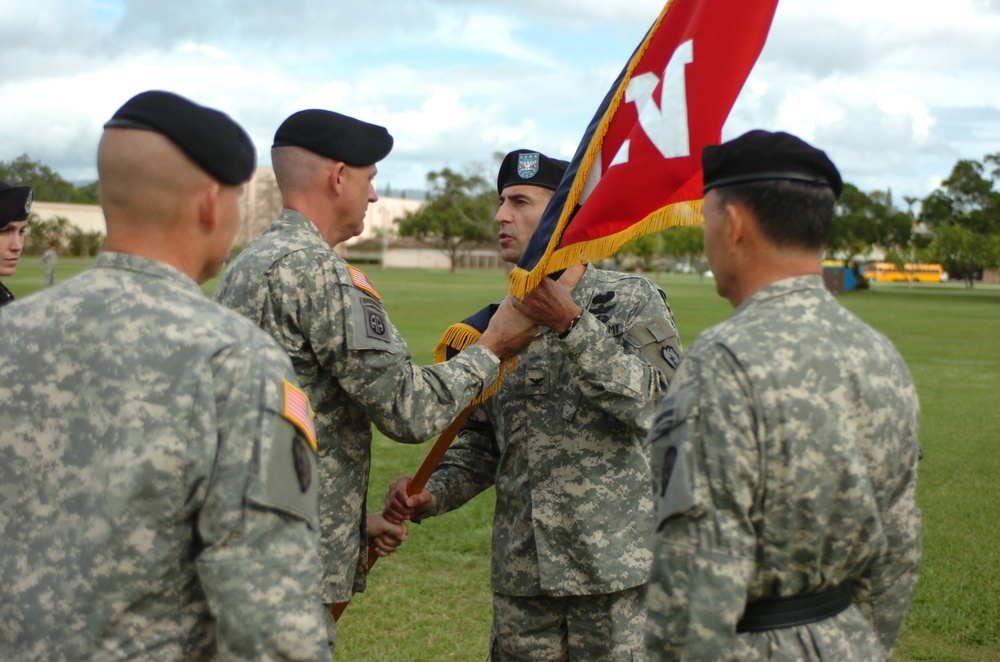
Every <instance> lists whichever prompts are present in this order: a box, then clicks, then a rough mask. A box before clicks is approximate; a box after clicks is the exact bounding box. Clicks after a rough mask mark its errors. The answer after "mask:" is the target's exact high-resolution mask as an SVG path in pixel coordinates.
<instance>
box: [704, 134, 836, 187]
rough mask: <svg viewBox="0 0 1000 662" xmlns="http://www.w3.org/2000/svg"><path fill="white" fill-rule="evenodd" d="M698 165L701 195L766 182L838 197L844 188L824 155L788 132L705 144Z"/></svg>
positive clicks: (834, 167) (824, 153)
mask: <svg viewBox="0 0 1000 662" xmlns="http://www.w3.org/2000/svg"><path fill="white" fill-rule="evenodd" d="M701 163H702V169H703V171H704V181H705V189H704V192H705V193H708V192H709V191H710V190H712V189H713V188H717V187H719V186H730V185H733V184H746V183H749V182H762V181H770V180H789V181H796V182H805V183H808V184H815V185H817V186H827V187H829V188H831V189H833V193H834V195H836V196H837V197H838V198H839V197H840V193H841V191H842V190H843V188H844V184H843V181H842V180H841V178H840V173H839V172H838V171H837V167H836V166H835V165H833V161H831V160H830V159H829V157H827V155H826V152H824V151H822V150H819V149H816V148H815V147H813V146H812V145H810V144H808V143H806V142H805V141H803V140H802V139H800V138H797V137H795V136H793V135H791V134H788V133H781V132H779V133H771V132H769V131H760V130H756V131H750V132H748V133H745V134H743V135H742V136H740V137H739V138H735V139H734V140H730V141H728V142H725V143H722V144H721V145H706V146H705V147H704V149H702V152H701Z"/></svg>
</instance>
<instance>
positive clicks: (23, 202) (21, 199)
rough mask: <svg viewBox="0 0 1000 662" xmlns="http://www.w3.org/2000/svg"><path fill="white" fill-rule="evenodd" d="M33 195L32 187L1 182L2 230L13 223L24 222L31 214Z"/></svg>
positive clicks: (0, 218) (0, 225) (0, 207)
mask: <svg viewBox="0 0 1000 662" xmlns="http://www.w3.org/2000/svg"><path fill="white" fill-rule="evenodd" d="M32 198H33V195H32V191H31V187H30V186H11V185H10V184H7V183H5V182H0V228H2V227H3V226H5V225H7V224H8V223H10V222H11V221H23V220H25V219H26V218H28V216H29V215H30V214H31V201H32Z"/></svg>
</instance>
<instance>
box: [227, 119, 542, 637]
mask: <svg viewBox="0 0 1000 662" xmlns="http://www.w3.org/2000/svg"><path fill="white" fill-rule="evenodd" d="M391 147H392V137H391V136H390V135H389V134H388V132H387V131H386V130H385V129H384V128H382V127H380V126H375V125H372V124H368V123H365V122H361V121H359V120H357V119H354V118H351V117H346V116H344V115H340V114H338V113H333V112H329V111H325V110H305V111H300V112H298V113H295V114H293V115H292V116H291V117H289V118H288V119H286V120H285V122H284V123H282V125H281V126H280V127H279V128H278V131H277V132H276V134H275V140H274V148H273V149H272V163H273V165H274V172H275V176H276V178H277V181H278V186H279V188H280V190H281V192H282V197H283V203H284V207H285V208H284V209H283V210H282V212H281V216H280V217H279V218H278V220H277V221H276V222H275V223H273V224H272V225H271V226H270V227H269V228H268V229H267V230H266V231H265V232H264V233H263V234H262V235H260V236H259V237H257V238H256V239H254V240H253V241H252V242H251V243H250V245H249V246H247V248H246V250H244V251H243V252H242V253H240V255H239V257H238V258H237V259H236V260H235V261H234V262H233V264H232V266H231V267H230V268H229V269H228V271H227V272H226V274H225V275H224V276H223V278H222V279H221V281H220V282H219V285H218V287H217V288H216V291H215V297H216V300H217V301H219V302H221V303H223V304H225V305H227V306H229V307H231V308H233V309H234V310H236V311H237V312H239V313H241V314H242V315H244V316H246V317H247V318H249V319H250V320H252V321H253V322H254V323H255V324H257V325H259V326H261V327H262V328H263V329H264V330H266V331H267V332H268V333H270V334H271V335H272V336H273V337H274V338H276V339H277V340H278V341H279V342H280V343H281V344H282V345H283V346H284V347H285V350H286V351H287V352H288V353H289V355H290V356H291V358H292V363H293V364H294V365H295V369H296V372H297V373H298V375H299V380H300V381H301V383H302V387H303V388H304V389H305V391H306V392H307V393H308V394H309V398H310V400H311V401H312V404H313V406H314V407H315V409H316V429H317V436H318V438H319V455H320V482H321V489H320V521H321V525H322V526H321V528H322V534H321V542H320V549H321V554H322V558H323V564H324V570H323V587H322V590H323V601H324V603H326V604H327V605H328V606H329V607H332V606H333V604H334V603H337V602H343V601H346V600H348V599H350V597H351V593H352V591H362V590H364V587H365V582H366V577H367V563H366V557H367V551H366V550H367V546H368V539H369V537H370V538H372V540H373V544H375V545H376V546H378V548H379V550H380V553H381V554H382V555H384V554H386V553H388V552H390V551H391V550H392V549H393V547H394V546H395V544H398V542H399V541H400V540H401V538H402V536H403V535H404V533H403V530H402V527H400V526H398V525H395V524H388V523H387V522H385V520H384V519H383V518H382V516H381V514H375V515H368V516H366V515H365V497H366V493H367V490H368V474H369V467H370V464H371V441H372V433H371V425H372V422H374V423H375V425H377V426H378V428H379V429H380V430H381V431H382V432H384V433H385V434H386V435H387V436H388V437H390V438H392V439H395V440H397V441H401V442H407V443H419V442H423V441H425V440H427V439H429V438H430V437H433V436H434V435H436V434H438V433H439V432H441V430H443V429H444V428H445V427H447V425H448V424H449V423H451V421H452V420H454V419H455V418H456V417H457V416H458V414H459V413H460V412H461V411H462V409H463V408H464V407H465V406H466V405H467V404H468V403H469V402H470V401H471V400H472V398H474V397H475V396H477V395H478V394H479V393H480V392H481V390H482V389H483V387H484V386H490V385H492V384H493V382H494V381H495V380H496V377H497V374H498V370H499V364H500V359H501V358H504V357H506V356H508V355H511V354H513V353H516V351H518V350H519V349H521V348H522V347H524V346H526V345H527V344H528V343H529V342H530V341H531V339H532V338H533V337H534V334H535V327H534V325H533V324H531V323H530V322H528V320H526V319H524V318H523V317H522V316H520V315H519V314H518V313H516V311H514V310H513V308H512V307H510V306H509V305H507V306H504V308H503V313H502V314H501V315H500V316H499V319H498V320H496V321H497V324H496V325H493V326H491V328H490V330H488V331H487V333H485V334H484V335H483V339H482V342H481V343H480V344H477V345H474V346H472V347H470V348H469V349H468V350H467V351H465V352H463V353H462V354H461V355H460V356H458V357H456V358H455V359H454V360H452V361H449V362H448V363H447V364H439V365H435V366H430V367H419V366H415V365H414V364H413V363H412V361H411V359H410V353H409V350H408V348H407V346H406V342H405V341H404V340H403V338H402V336H400V334H399V333H398V332H397V331H396V329H395V327H393V325H392V323H391V322H390V321H389V316H388V315H387V314H386V312H385V310H384V309H383V307H382V302H381V297H380V296H379V294H378V292H377V291H376V289H375V287H374V286H373V285H372V283H371V282H370V281H369V280H368V278H367V277H366V276H365V275H364V274H363V273H362V272H361V271H360V270H358V269H356V268H355V267H353V266H351V265H349V264H348V263H347V262H346V261H345V260H344V259H343V258H341V257H340V256H339V255H338V254H337V253H336V252H334V250H333V247H334V246H336V245H337V244H339V243H340V242H342V241H344V240H346V239H349V238H351V237H353V236H355V235H357V234H359V233H360V232H361V230H362V228H363V226H364V216H365V210H366V208H367V206H368V203H369V202H370V201H371V202H374V201H375V200H377V199H378V196H377V195H376V193H375V189H374V185H373V183H372V182H373V179H374V177H375V173H376V166H375V164H376V163H377V162H378V161H379V160H381V159H382V158H384V157H385V156H386V155H387V154H388V153H389V150H390V149H391ZM505 321H507V322H509V321H516V322H517V326H516V333H510V332H509V330H508V329H507V328H506V327H505V326H504V325H503V324H502V323H503V322H505ZM511 328H514V327H511ZM330 625H331V634H333V632H334V630H333V624H332V622H331V624H330Z"/></svg>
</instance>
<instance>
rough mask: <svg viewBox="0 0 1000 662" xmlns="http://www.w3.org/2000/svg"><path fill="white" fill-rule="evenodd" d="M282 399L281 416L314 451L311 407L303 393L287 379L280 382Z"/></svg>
mask: <svg viewBox="0 0 1000 662" xmlns="http://www.w3.org/2000/svg"><path fill="white" fill-rule="evenodd" d="M281 386H282V391H283V396H284V397H283V398H282V404H281V415H282V416H284V417H285V419H286V420H287V421H288V422H289V423H291V424H292V425H294V426H295V427H296V428H297V429H298V431H299V432H301V433H302V436H304V437H305V438H306V441H308V442H309V447H310V448H312V449H313V450H314V451H315V450H316V427H315V426H314V425H313V417H314V416H315V415H316V414H315V412H313V409H312V406H311V405H310V404H309V398H308V397H307V396H306V394H305V392H304V391H303V390H302V389H300V388H297V387H296V386H295V385H294V384H292V383H291V382H290V381H288V380H287V379H286V380H285V381H284V382H282V384H281Z"/></svg>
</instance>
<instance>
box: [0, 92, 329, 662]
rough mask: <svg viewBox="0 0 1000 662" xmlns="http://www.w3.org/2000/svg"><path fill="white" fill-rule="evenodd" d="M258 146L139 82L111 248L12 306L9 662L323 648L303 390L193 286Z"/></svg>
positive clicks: (5, 502)
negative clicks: (74, 273) (91, 263)
mask: <svg viewBox="0 0 1000 662" xmlns="http://www.w3.org/2000/svg"><path fill="white" fill-rule="evenodd" d="M254 161H255V159H254V152H253V144H252V143H251V142H250V139H249V137H248V136H247V135H246V134H245V133H244V132H243V130H242V129H241V128H240V127H239V126H238V125H237V124H235V123H234V122H233V121H232V120H230V119H229V118H228V117H226V116H225V115H223V114H222V113H219V112H218V111H214V110H210V109H207V108H204V107H201V106H197V105H195V104H193V103H191V102H190V101H187V100H186V99H183V98H181V97H178V96H176V95H172V94H169V93H166V92H148V93H143V94H140V95H138V96H136V97H134V98H133V99H132V100H130V101H129V102H128V103H126V104H125V105H124V106H122V108H121V109H120V110H119V111H118V112H117V113H116V114H115V115H114V117H113V118H112V119H111V121H109V122H108V124H107V125H106V131H105V133H104V135H103V137H102V139H101V144H100V148H99V154H98V170H99V172H100V179H101V201H102V204H103V208H104V213H105V217H106V219H107V225H108V233H107V249H106V252H104V253H103V254H102V255H101V256H99V257H98V259H97V262H96V263H95V265H94V267H93V268H92V269H91V270H89V271H87V272H85V273H84V274H81V275H80V276H78V277H76V278H73V279H71V280H69V281H67V282H65V283H63V284H62V285H60V286H57V287H54V288H52V289H48V290H45V291H44V292H40V293H38V294H36V295H34V296H32V297H31V298H30V299H27V300H25V301H23V302H15V303H14V304H12V305H11V306H9V307H6V308H4V309H3V310H2V312H0V333H2V334H3V338H4V343H5V345H6V346H7V347H8V351H7V354H6V355H5V356H4V358H3V360H2V361H0V485H2V487H0V659H3V660H71V661H74V662H75V661H77V660H90V659H95V660H96V659H99V660H110V659H126V658H127V659H156V660H182V659H183V660H203V659H209V658H215V657H220V658H224V659H227V660H273V659H279V658H280V659H283V660H312V661H316V662H319V661H322V662H329V660H330V654H331V653H330V648H329V645H328V643H327V637H326V629H325V626H324V617H323V614H322V611H321V608H320V606H319V591H318V586H317V582H316V579H317V577H318V575H319V551H318V544H319V543H318V528H319V522H318V519H319V513H318V509H317V504H316V499H317V494H318V492H317V482H318V481H317V479H316V468H317V462H316V457H315V452H314V450H313V449H312V447H313V446H314V444H315V437H314V433H313V430H312V426H311V422H310V420H309V419H308V417H307V416H306V415H304V414H305V413H306V412H308V403H307V402H306V400H305V398H304V395H303V394H302V393H301V391H299V390H298V389H297V388H296V386H295V374H294V371H293V369H292V366H291V363H290V361H289V360H288V357H287V356H286V355H285V353H284V352H283V351H282V349H281V348H280V347H279V346H278V345H277V343H275V342H274V341H273V340H272V339H271V338H269V337H267V335H266V334H264V333H262V332H261V331H260V330H259V329H257V328H256V327H254V326H253V325H252V324H250V323H248V322H247V321H246V320H245V319H243V318H241V317H240V316H238V315H236V314H235V313H233V312H232V311H228V310H226V309H224V308H222V307H220V306H218V305H216V304H214V303H212V302H211V301H209V300H208V299H206V298H205V295H204V294H203V293H202V291H201V289H200V288H199V287H198V284H197V282H196V281H198V282H200V281H204V280H206V279H208V278H209V277H211V276H212V275H213V274H214V273H215V272H216V271H217V270H218V268H219V266H220V265H221V263H222V260H223V258H224V257H225V256H226V255H227V253H228V252H229V247H230V245H231V242H232V239H233V237H234V235H235V232H236V230H237V228H238V226H239V195H240V191H241V189H242V184H243V182H244V181H246V180H247V179H248V178H249V177H250V174H251V173H252V171H253V167H254Z"/></svg>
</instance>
